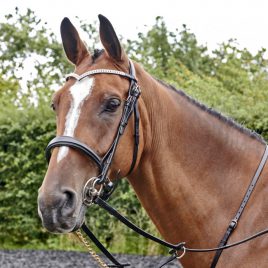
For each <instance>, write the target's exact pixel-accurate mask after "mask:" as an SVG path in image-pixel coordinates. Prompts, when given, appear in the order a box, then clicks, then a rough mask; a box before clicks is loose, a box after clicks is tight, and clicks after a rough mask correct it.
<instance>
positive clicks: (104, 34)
mask: <svg viewBox="0 0 268 268" xmlns="http://www.w3.org/2000/svg"><path fill="white" fill-rule="evenodd" d="M98 17H99V20H100V39H101V42H102V44H103V46H104V48H105V49H106V51H107V52H108V54H109V56H110V57H111V58H112V59H114V60H116V61H123V60H124V58H125V57H126V55H125V52H124V50H123V48H122V47H121V44H120V42H119V40H118V37H117V35H116V33H115V30H114V28H113V25H112V24H111V22H110V21H109V20H108V19H107V18H106V17H104V16H103V15H99V16H98Z"/></svg>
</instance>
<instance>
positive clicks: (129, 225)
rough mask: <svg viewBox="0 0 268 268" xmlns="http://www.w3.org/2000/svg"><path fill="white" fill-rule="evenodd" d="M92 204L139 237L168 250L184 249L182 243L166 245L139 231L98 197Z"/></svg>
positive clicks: (166, 243)
mask: <svg viewBox="0 0 268 268" xmlns="http://www.w3.org/2000/svg"><path fill="white" fill-rule="evenodd" d="M94 203H95V204H97V205H99V206H100V207H101V208H103V209H105V210H106V211H107V212H108V213H109V214H111V215H112V216H113V217H115V218H116V219H118V220H119V221H121V222H122V223H123V224H125V225H126V226H127V227H128V228H130V229H131V230H133V231H134V232H136V233H137V234H139V235H141V236H143V237H145V238H147V239H149V240H152V241H154V242H156V243H158V244H160V245H162V246H165V247H168V248H170V249H175V250H181V249H182V248H183V247H184V244H185V243H184V242H182V243H179V244H171V243H168V242H166V241H164V240H162V239H159V238H157V237H155V236H153V235H151V234H149V233H147V232H145V231H144V230H142V229H140V228H139V227H138V226H137V225H135V224H134V223H132V222H131V221H130V220H128V219H127V218H126V217H124V216H123V215H121V214H120V213H119V212H118V211H117V210H116V209H114V208H113V207H112V206H110V205H109V204H108V203H107V202H105V201H104V200H103V199H101V198H100V197H97V198H96V199H95V201H94Z"/></svg>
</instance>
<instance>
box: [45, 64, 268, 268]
mask: <svg viewBox="0 0 268 268" xmlns="http://www.w3.org/2000/svg"><path fill="white" fill-rule="evenodd" d="M129 64H130V68H129V74H127V73H124V72H121V71H117V70H110V69H96V70H92V71H88V72H86V73H83V74H82V75H77V74H75V73H71V74H69V75H68V76H67V80H68V79H70V78H74V79H76V80H77V81H81V80H82V79H84V78H85V77H88V76H92V75H97V74H110V75H119V76H121V77H124V78H126V79H129V80H130V86H129V90H128V97H127V100H126V102H125V104H124V108H123V112H122V116H121V119H120V123H119V126H118V130H117V133H116V135H115V139H114V141H113V143H112V145H111V146H110V148H109V149H108V151H107V153H106V154H105V155H104V157H103V158H101V157H99V155H98V154H97V153H96V152H95V151H94V150H93V149H91V148H90V147H88V146H87V145H86V144H84V143H83V142H81V141H79V140H77V139H75V138H73V137H69V136H57V137H55V138H54V139H52V140H51V141H50V142H49V144H48V146H47V147H46V159H47V161H48V162H49V161H50V158H51V151H52V149H53V148H55V147H60V146H68V147H71V148H74V149H77V150H79V151H80V152H82V153H84V154H85V155H86V156H88V157H89V159H90V160H93V162H94V163H95V165H96V166H97V167H98V170H99V172H100V175H99V176H98V177H93V178H90V179H89V180H88V181H87V182H86V184H85V186H84V189H83V193H82V195H83V204H84V205H85V206H90V205H92V204H97V205H99V206H100V207H101V208H103V209H105V210H106V211H107V212H108V213H109V214H111V215H112V216H113V217H115V218H116V219H118V220H119V221H121V222H122V223H123V224H125V225H126V226H127V227H128V228H130V229H132V230H133V231H135V232H136V233H138V234H139V235H141V236H143V237H145V238H147V239H150V240H152V241H154V242H156V243H158V244H160V245H162V246H165V247H167V248H169V249H170V251H169V253H170V254H171V256H170V257H169V258H168V259H167V260H166V261H165V262H164V263H163V264H162V265H160V266H159V268H161V267H163V266H164V265H166V264H168V263H169V262H171V261H173V260H174V259H180V258H182V257H183V256H184V254H185V253H186V252H193V253H194V252H212V251H216V254H215V256H214V259H213V261H212V264H211V268H215V267H216V264H217V262H218V260H219V258H220V255H221V253H222V251H223V250H224V249H227V248H231V247H234V246H237V245H240V244H242V243H245V242H247V241H250V240H252V239H254V238H256V237H259V236H262V235H264V234H267V233H268V228H267V229H264V230H262V231H260V232H258V233H256V234H254V235H252V236H250V237H247V238H245V239H243V240H241V241H238V242H236V243H233V244H227V241H228V239H229V237H230V236H231V234H232V233H233V231H234V230H235V228H236V227H237V224H238V221H239V219H240V217H241V215H242V213H243V211H244V208H245V206H246V205H247V203H248V200H249V198H250V196H251V193H252V191H253V190H254V188H255V185H256V183H257V181H258V179H259V177H260V174H261V172H262V170H263V168H264V166H265V164H266V161H267V158H268V146H267V145H266V147H265V151H264V154H263V156H262V159H261V161H260V164H259V166H258V168H257V170H256V172H255V174H254V176H253V178H252V181H251V183H250V185H249V187H248V189H247V192H246V194H245V196H244V198H243V200H242V202H241V205H240V207H239V209H238V211H237V213H236V215H235V217H234V218H233V220H232V221H231V223H230V224H229V226H228V228H227V231H226V233H225V234H224V237H223V239H222V240H221V242H220V243H219V245H218V247H216V248H208V249H193V248H188V247H186V246H185V242H181V243H178V244H171V243H168V242H166V241H164V240H161V239H159V238H157V237H155V236H153V235H151V234H149V233H147V232H145V231H144V230H142V229H140V228H139V227H138V226H136V225H135V224H133V223H132V222H130V221H129V220H128V219H127V218H125V217H124V216H123V215H121V214H120V213H119V212H118V211H117V210H116V209H114V208H113V207H111V206H110V205H109V204H108V203H107V202H106V201H105V200H107V199H108V198H109V197H110V195H111V194H112V193H113V191H114V188H115V187H114V184H113V183H112V182H111V181H110V180H109V178H108V177H107V174H108V171H109V169H110V166H111V163H112V160H113V157H114V154H115V151H116V148H117V145H118V143H119V140H120V137H121V136H122V135H123V133H124V130H125V128H126V126H127V123H128V121H129V118H130V116H131V115H132V114H133V113H134V149H133V157H132V163H131V166H130V169H129V172H128V174H130V173H131V172H132V170H133V169H134V167H135V165H136V160H137V154H138V147H139V111H138V105H137V101H138V98H139V96H140V94H141V91H140V88H139V86H138V83H137V79H136V76H135V68H134V65H133V63H132V62H131V61H130V62H129ZM128 174H127V175H128ZM81 228H82V229H83V231H84V232H85V233H86V234H87V236H88V237H89V238H90V239H91V240H92V242H93V243H94V244H95V245H96V246H97V247H98V248H99V249H100V251H101V252H103V253H104V255H105V256H106V257H107V258H108V259H109V260H110V261H111V262H112V263H113V264H111V265H108V267H120V268H124V267H125V266H129V264H122V263H120V262H119V261H117V260H116V259H115V258H114V256H113V255H112V254H111V253H110V252H109V251H108V250H107V249H106V248H105V247H104V245H103V244H102V243H101V242H100V241H99V240H98V239H97V238H96V237H95V235H94V234H93V233H92V232H91V231H90V229H89V228H88V227H87V226H86V224H85V223H83V225H82V226H81ZM179 251H182V254H181V255H179V253H178V252H179Z"/></svg>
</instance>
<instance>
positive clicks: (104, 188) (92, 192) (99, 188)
mask: <svg viewBox="0 0 268 268" xmlns="http://www.w3.org/2000/svg"><path fill="white" fill-rule="evenodd" d="M97 74H109V75H119V76H121V77H124V78H126V79H129V80H130V86H129V90H128V97H127V99H126V101H125V104H124V108H123V113H122V117H121V119H120V123H119V126H118V129H117V132H116V135H115V138H114V141H113V142H112V145H111V146H110V148H109V149H108V151H107V152H106V154H105V155H104V157H103V158H101V157H100V156H99V155H98V154H97V153H96V152H95V151H94V150H93V149H91V148H90V147H88V146H87V145H86V144H85V143H83V142H81V141H79V140H77V139H75V138H74V137H69V136H58V137H55V138H54V139H52V140H51V141H50V142H49V144H48V146H47V148H46V159H47V161H48V162H49V160H50V157H51V150H52V149H53V148H55V147H60V146H68V147H71V148H74V149H77V150H79V151H80V152H82V153H83V154H85V155H86V156H88V157H89V158H90V159H91V160H92V161H93V162H94V163H95V165H96V166H97V167H98V170H99V175H98V177H93V178H90V179H89V180H88V181H87V182H86V184H85V186H84V189H83V203H84V204H85V205H86V206H89V205H91V204H92V203H93V201H94V199H95V198H96V197H97V196H102V197H103V198H104V199H107V198H108V196H109V195H110V194H111V193H112V191H113V189H114V186H113V183H112V182H111V181H110V180H109V178H108V177H107V174H108V171H109V168H110V166H111V163H112V160H113V157H114V154H115V151H116V148H117V145H118V143H119V140H120V137H121V136H122V135H123V134H124V130H125V128H126V126H127V124H128V121H129V118H130V116H131V115H132V113H134V149H133V157H132V163H131V166H130V168H129V171H128V173H127V175H129V174H130V173H131V172H132V171H133V169H134V167H135V165H136V160H137V155H138V147H139V111H138V105H137V101H138V98H139V96H140V94H141V91H140V88H139V86H138V83H137V80H136V77H135V68H134V65H133V63H132V61H129V74H127V73H124V72H121V71H117V70H110V69H96V70H91V71H88V72H85V73H83V74H82V75H77V74H75V73H71V74H68V75H67V78H66V80H68V79H70V78H74V79H76V80H77V81H81V80H82V79H84V78H86V77H88V76H93V75H97ZM127 175H126V176H127Z"/></svg>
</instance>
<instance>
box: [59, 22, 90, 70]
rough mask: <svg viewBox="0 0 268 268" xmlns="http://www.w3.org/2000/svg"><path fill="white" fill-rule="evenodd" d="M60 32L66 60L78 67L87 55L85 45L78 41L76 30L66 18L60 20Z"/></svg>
mask: <svg viewBox="0 0 268 268" xmlns="http://www.w3.org/2000/svg"><path fill="white" fill-rule="evenodd" d="M60 32H61V39H62V43H63V48H64V50H65V53H66V56H67V58H68V59H69V60H70V61H71V62H72V63H73V64H75V65H78V64H79V63H80V62H81V61H82V59H83V58H84V57H85V56H86V55H88V54H89V52H88V50H87V48H86V46H85V44H84V43H83V41H82V40H81V39H80V37H79V34H78V32H77V30H76V29H75V27H74V26H73V24H72V23H71V21H70V20H69V19H68V18H64V19H63V20H62V22H61V26H60Z"/></svg>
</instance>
